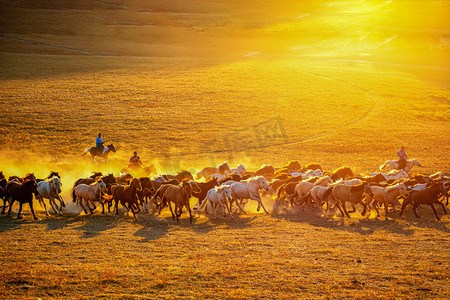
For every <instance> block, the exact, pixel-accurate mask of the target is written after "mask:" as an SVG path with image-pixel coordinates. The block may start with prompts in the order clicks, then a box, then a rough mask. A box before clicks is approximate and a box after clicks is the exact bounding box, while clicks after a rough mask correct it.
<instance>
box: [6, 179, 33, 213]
mask: <svg viewBox="0 0 450 300" xmlns="http://www.w3.org/2000/svg"><path fill="white" fill-rule="evenodd" d="M33 193H34V194H37V193H38V191H37V183H36V181H35V180H27V181H25V182H24V183H19V182H17V181H15V180H13V181H11V182H9V183H8V185H7V186H6V192H5V202H6V201H7V199H9V198H11V202H10V204H9V210H8V216H9V214H10V213H11V209H12V206H13V204H14V201H16V200H17V201H19V203H20V207H19V213H18V215H17V219H21V218H22V217H21V216H20V213H21V212H22V205H23V204H24V203H28V204H29V205H30V209H31V213H32V214H33V218H34V219H35V220H37V219H38V218H37V217H36V215H35V214H34V209H33ZM4 213H5V205H4V204H3V210H2V214H4Z"/></svg>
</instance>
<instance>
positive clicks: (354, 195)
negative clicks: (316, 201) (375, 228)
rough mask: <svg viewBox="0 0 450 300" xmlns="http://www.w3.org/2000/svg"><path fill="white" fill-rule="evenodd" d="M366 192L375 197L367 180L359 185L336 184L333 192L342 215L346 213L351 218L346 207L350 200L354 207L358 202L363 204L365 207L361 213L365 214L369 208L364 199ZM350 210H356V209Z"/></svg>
mask: <svg viewBox="0 0 450 300" xmlns="http://www.w3.org/2000/svg"><path fill="white" fill-rule="evenodd" d="M364 193H365V194H367V195H369V196H370V197H373V192H372V189H371V187H370V185H369V184H368V183H367V182H362V183H360V184H358V185H343V184H338V185H335V186H334V188H333V190H332V193H331V194H332V196H333V199H334V201H335V204H336V207H337V208H338V209H339V211H340V212H341V214H342V216H344V213H345V215H346V216H347V217H349V218H350V215H349V214H348V213H349V212H347V209H346V208H345V202H350V203H351V204H352V206H353V207H355V205H356V204H361V205H362V206H363V207H364V209H363V211H362V212H361V215H363V216H364V215H365V214H366V210H367V204H366V203H364V202H363V201H362V200H363V198H364V195H363V194H364ZM350 212H355V209H353V211H350Z"/></svg>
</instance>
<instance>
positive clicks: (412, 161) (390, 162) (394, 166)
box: [380, 158, 422, 173]
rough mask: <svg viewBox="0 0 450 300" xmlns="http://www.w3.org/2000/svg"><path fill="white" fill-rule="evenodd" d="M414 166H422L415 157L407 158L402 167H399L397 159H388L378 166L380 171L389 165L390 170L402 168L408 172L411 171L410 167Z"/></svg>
mask: <svg viewBox="0 0 450 300" xmlns="http://www.w3.org/2000/svg"><path fill="white" fill-rule="evenodd" d="M414 166H419V167H422V164H421V163H420V162H419V161H418V160H417V159H415V158H414V159H408V160H407V161H406V165H405V166H404V167H403V168H399V165H398V160H388V161H386V162H385V163H384V164H382V165H381V166H380V171H382V170H383V169H385V168H386V167H389V169H390V170H401V169H403V170H405V172H406V173H408V172H409V171H411V169H412V168H413V167H414Z"/></svg>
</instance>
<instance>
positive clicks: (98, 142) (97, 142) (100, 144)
mask: <svg viewBox="0 0 450 300" xmlns="http://www.w3.org/2000/svg"><path fill="white" fill-rule="evenodd" d="M95 146H96V147H97V149H98V151H99V152H100V153H103V149H104V148H105V146H103V139H102V134H101V133H99V134H98V136H97V138H96V139H95Z"/></svg>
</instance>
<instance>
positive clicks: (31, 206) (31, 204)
mask: <svg viewBox="0 0 450 300" xmlns="http://www.w3.org/2000/svg"><path fill="white" fill-rule="evenodd" d="M20 204H21V205H20V206H22V203H20ZM28 204H29V205H30V210H31V213H32V214H33V218H34V219H35V220H38V218H37V217H36V215H35V214H34V209H33V200H30V201H28Z"/></svg>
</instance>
